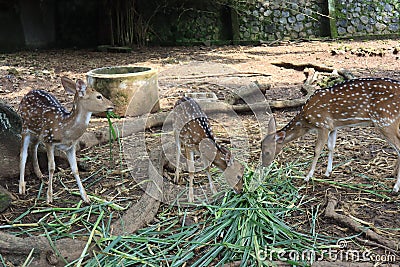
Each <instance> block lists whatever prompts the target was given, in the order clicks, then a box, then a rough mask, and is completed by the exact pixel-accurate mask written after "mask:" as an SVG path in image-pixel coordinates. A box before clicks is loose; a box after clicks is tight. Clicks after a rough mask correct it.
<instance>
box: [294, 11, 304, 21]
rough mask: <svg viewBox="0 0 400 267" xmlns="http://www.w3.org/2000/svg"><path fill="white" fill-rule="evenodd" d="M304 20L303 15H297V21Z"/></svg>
mask: <svg viewBox="0 0 400 267" xmlns="http://www.w3.org/2000/svg"><path fill="white" fill-rule="evenodd" d="M305 18H306V17H305V16H304V14H301V13H299V14H297V15H296V19H297V21H303V20H304V19H305Z"/></svg>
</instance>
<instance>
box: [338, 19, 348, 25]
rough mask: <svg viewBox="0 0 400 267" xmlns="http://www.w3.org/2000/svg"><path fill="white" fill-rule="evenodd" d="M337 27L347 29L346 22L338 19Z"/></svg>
mask: <svg viewBox="0 0 400 267" xmlns="http://www.w3.org/2000/svg"><path fill="white" fill-rule="evenodd" d="M338 25H339V26H340V27H347V20H346V19H340V20H339V21H338Z"/></svg>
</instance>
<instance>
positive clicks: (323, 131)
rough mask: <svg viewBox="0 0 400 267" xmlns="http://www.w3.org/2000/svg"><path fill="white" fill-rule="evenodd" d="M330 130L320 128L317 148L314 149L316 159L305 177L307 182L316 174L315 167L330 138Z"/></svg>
mask: <svg viewBox="0 0 400 267" xmlns="http://www.w3.org/2000/svg"><path fill="white" fill-rule="evenodd" d="M328 134H329V131H328V130H327V129H319V130H318V136H317V141H316V143H315V150H314V159H313V162H312V164H311V169H310V172H309V173H308V174H307V176H306V178H305V179H304V180H305V181H306V182H307V181H308V180H310V178H311V177H313V175H314V171H315V167H316V166H317V162H318V158H319V156H320V155H321V152H322V149H323V148H324V144H325V143H326V140H327V139H328Z"/></svg>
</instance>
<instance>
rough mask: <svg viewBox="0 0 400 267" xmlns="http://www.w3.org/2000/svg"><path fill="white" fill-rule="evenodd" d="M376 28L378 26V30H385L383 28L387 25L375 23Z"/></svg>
mask: <svg viewBox="0 0 400 267" xmlns="http://www.w3.org/2000/svg"><path fill="white" fill-rule="evenodd" d="M375 28H376V29H377V30H378V31H383V30H384V29H385V28H386V25H385V24H383V23H380V22H378V23H376V24H375Z"/></svg>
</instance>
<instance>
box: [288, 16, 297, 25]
mask: <svg viewBox="0 0 400 267" xmlns="http://www.w3.org/2000/svg"><path fill="white" fill-rule="evenodd" d="M288 22H289V23H292V24H293V23H295V22H296V18H295V17H289V18H288Z"/></svg>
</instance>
